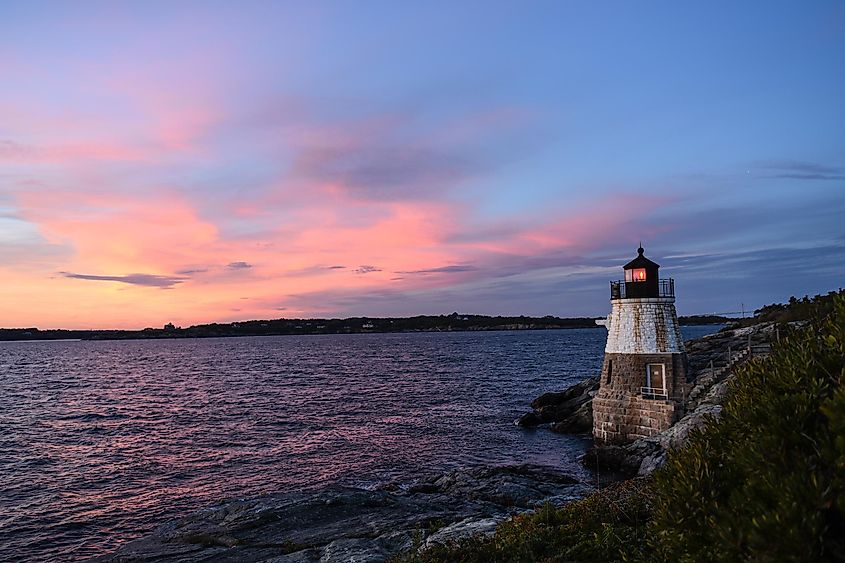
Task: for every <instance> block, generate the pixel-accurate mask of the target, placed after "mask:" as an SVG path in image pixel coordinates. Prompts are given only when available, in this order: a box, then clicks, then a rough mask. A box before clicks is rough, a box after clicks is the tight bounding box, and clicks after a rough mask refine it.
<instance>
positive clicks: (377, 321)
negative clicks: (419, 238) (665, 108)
mask: <svg viewBox="0 0 845 563" xmlns="http://www.w3.org/2000/svg"><path fill="white" fill-rule="evenodd" d="M600 318H601V317H571V318H563V317H553V316H550V315H548V316H545V317H525V316H520V317H491V316H485V315H460V314H458V313H453V314H451V315H439V316H433V315H429V316H417V317H380V318H370V317H352V318H347V319H275V320H254V321H241V322H233V323H226V324H219V323H211V324H204V325H195V326H191V327H188V328H181V327H176V326H173V325H172V324H167V325H165V326H164V327H163V328H145V329H142V330H72V329H48V330H40V329H38V328H34V327H33V328H4V329H0V341H5V342H8V341H26V342H34V341H58V340H65V341H68V340H153V339H161V338H167V339H173V338H229V337H242V336H291V335H309V334H402V333H410V332H476V331H484V332H487V331H503V330H559V329H571V328H602V327H600V326H598V325H596V320H597V319H600ZM679 321H680V324H681V325H684V326H698V325H714V324H727V323H730V322H733V321H735V319H730V318H727V317H719V316H712V315H707V316H702V315H695V316H686V317H679Z"/></svg>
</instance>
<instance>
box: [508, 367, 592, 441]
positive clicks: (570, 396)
mask: <svg viewBox="0 0 845 563" xmlns="http://www.w3.org/2000/svg"><path fill="white" fill-rule="evenodd" d="M598 389H599V378H598V377H590V378H587V379H585V380H583V381H581V382H579V383H576V384H575V385H573V386H571V387H569V388H567V389H565V390H563V391H559V392H554V393H544V394H542V395H540V396H539V397H537V398H536V399H534V400H533V401H531V408H532V409H534V410H532V411H531V412H529V413H526V414H524V415H522V416H521V417H520V418H519V419H517V421H516V424H517V426H522V427H529V428H530V427H534V426H539V425H541V424H548V423H551V427H550V429H551V430H552V431H553V432H560V433H563V434H581V433H588V432H591V431H592V429H593V407H592V401H593V397H594V396H595V394H596V393H597V392H598Z"/></svg>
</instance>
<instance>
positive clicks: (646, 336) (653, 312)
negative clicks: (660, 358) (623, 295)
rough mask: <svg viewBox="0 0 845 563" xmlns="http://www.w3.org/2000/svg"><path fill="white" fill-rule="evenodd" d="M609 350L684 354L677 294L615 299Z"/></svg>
mask: <svg viewBox="0 0 845 563" xmlns="http://www.w3.org/2000/svg"><path fill="white" fill-rule="evenodd" d="M610 303H611V312H610V316H609V317H608V318H607V321H606V323H605V326H606V327H607V331H608V332H607V345H606V346H605V348H604V352H605V354H683V353H684V339H683V336H681V329H680V327H679V326H678V316H677V313H676V312H675V299H674V297H651V298H643V299H613V300H611V302H610Z"/></svg>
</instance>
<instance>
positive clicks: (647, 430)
mask: <svg viewBox="0 0 845 563" xmlns="http://www.w3.org/2000/svg"><path fill="white" fill-rule="evenodd" d="M648 364H663V365H664V366H665V375H664V377H665V388H666V396H667V398H666V399H663V398H650V397H651V396H649V395H643V394H642V392H641V391H642V388H643V387H645V386H646V366H647V365H648ZM686 368H687V362H686V355H685V354H605V358H604V365H603V366H602V374H601V381H600V388H599V392H598V394H597V395H596V397H595V398H594V399H593V436H594V437H595V439H596V440H597V441H599V442H606V443H624V442H630V441H632V440H635V439H637V438H642V437H645V436H653V435H655V434H657V433H658V432H661V431H663V430H666V429H667V428H669V427H670V426H671V425H672V424H673V423H674V422H675V421H676V420H678V418H680V417H681V416H683V404H684V398H685V397H686V395H688V393H689V383H687V377H686Z"/></svg>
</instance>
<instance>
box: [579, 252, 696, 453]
mask: <svg viewBox="0 0 845 563" xmlns="http://www.w3.org/2000/svg"><path fill="white" fill-rule="evenodd" d="M644 252H645V251H644V250H643V248H642V247H640V248H639V249H637V257H636V258H634V259H633V260H631V261H630V262H628V263H627V264H625V266H623V271H624V276H625V277H624V279H623V280H619V281H612V282H610V303H611V312H610V315H609V316H608V317H607V319H606V320H604V321H602V322H601V324H604V325H605V326H606V327H607V329H608V334H607V344H606V346H605V354H604V363H603V365H602V374H601V382H600V386H599V392H598V394H597V395H596V397H595V399H594V400H593V435H594V436H595V438H596V440H597V441H600V442H608V443H624V442H628V441H631V440H634V439H636V438H640V437H645V436H652V435H654V434H657V433H658V432H660V431H662V430H665V429H667V428H669V427H670V426H671V425H672V424H673V423H674V422H675V420H676V419H677V418H678V417H680V416H681V414H682V411H683V408H684V402H685V398H686V395H687V391H688V382H687V380H686V374H687V356H686V353H685V351H684V343H683V338H682V337H681V330H680V327H679V325H678V317H677V313H676V312H675V284H674V281H673V280H672V279H671V278H667V279H660V277H659V275H658V269H659V268H660V266H659V265H657V264H656V263H654V262H652V261H651V260H649V259H648V258H646V257H645V255H644Z"/></svg>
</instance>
